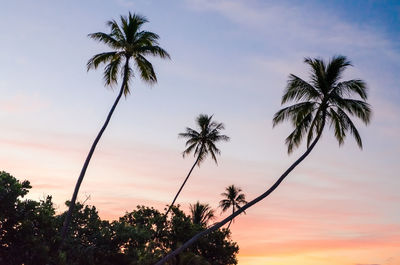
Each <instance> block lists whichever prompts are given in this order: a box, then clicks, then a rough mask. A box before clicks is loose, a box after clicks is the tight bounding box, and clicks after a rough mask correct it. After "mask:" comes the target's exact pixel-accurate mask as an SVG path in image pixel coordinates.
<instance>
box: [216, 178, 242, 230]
mask: <svg viewBox="0 0 400 265" xmlns="http://www.w3.org/2000/svg"><path fill="white" fill-rule="evenodd" d="M225 190H226V192H223V193H221V195H222V196H223V197H224V198H225V199H222V200H221V201H220V202H219V207H221V209H222V212H225V211H226V210H228V209H229V208H231V207H232V214H234V213H235V211H236V210H237V209H240V208H241V205H244V204H246V203H247V201H246V196H245V195H244V193H241V192H242V189H241V188H239V187H235V186H234V185H230V186H228V187H227V188H226V189H225ZM243 213H246V212H244V211H243ZM233 220H234V219H233V218H232V220H231V221H230V222H229V224H228V227H227V228H228V229H229V227H230V226H231V223H232V221H233Z"/></svg>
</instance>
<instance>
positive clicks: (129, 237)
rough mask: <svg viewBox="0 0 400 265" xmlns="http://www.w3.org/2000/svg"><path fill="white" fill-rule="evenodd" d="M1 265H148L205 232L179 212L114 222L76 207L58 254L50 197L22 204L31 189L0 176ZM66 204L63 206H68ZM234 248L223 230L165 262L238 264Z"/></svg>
mask: <svg viewBox="0 0 400 265" xmlns="http://www.w3.org/2000/svg"><path fill="white" fill-rule="evenodd" d="M0 184H1V186H0V207H1V211H0V242H1V244H0V264H8V265H21V264H25V265H36V264H40V265H42V264H61V265H66V264H68V265H92V264H93V265H94V264H96V265H112V264H121V265H139V264H140V265H151V264H154V263H155V262H157V260H159V259H160V258H161V257H162V256H164V255H165V254H166V253H167V252H169V251H170V250H171V249H173V248H176V247H177V246H179V245H181V244H182V242H185V241H186V240H187V239H189V238H190V237H192V236H193V235H195V234H196V233H197V232H199V231H201V230H203V229H204V227H203V226H202V225H199V224H196V223H193V222H192V217H191V216H189V215H186V214H185V213H184V212H183V211H181V210H180V209H179V208H178V207H173V208H172V211H171V214H170V216H168V218H165V216H164V215H163V214H161V213H160V212H159V211H158V210H156V209H154V208H150V207H145V206H137V208H136V210H134V211H132V212H129V213H128V212H127V213H126V214H125V215H124V216H122V217H120V218H119V220H117V221H112V222H109V221H106V220H101V218H100V217H99V215H98V211H97V209H96V207H94V206H88V205H83V204H81V203H77V204H76V207H75V208H74V211H73V214H72V222H71V228H70V229H69V232H68V233H69V234H68V237H67V239H66V241H65V242H64V244H63V247H62V249H61V250H58V248H57V244H58V243H59V242H60V237H59V229H60V228H61V225H62V222H63V219H64V218H65V215H66V212H64V213H62V214H60V215H57V214H56V213H55V208H54V205H53V203H52V201H51V197H50V196H48V197H46V199H44V200H41V201H39V202H36V201H33V200H26V199H25V200H24V199H23V197H24V196H25V195H26V194H27V193H28V191H29V189H30V188H31V186H30V184H29V181H23V182H20V181H18V180H17V179H15V178H14V177H12V176H11V175H10V174H8V173H6V172H0ZM68 204H69V202H67V205H68ZM237 252H238V246H237V244H236V243H235V242H233V241H232V240H231V239H230V232H229V230H227V229H222V230H217V231H215V232H214V233H212V234H210V235H209V237H208V238H204V239H203V240H201V241H199V242H198V243H197V244H196V245H194V246H193V247H192V248H191V249H189V250H188V251H186V252H184V253H182V254H181V255H179V256H178V257H176V258H175V259H173V260H171V261H170V263H169V264H170V265H188V264H193V265H196V264H198V265H203V264H204V265H208V264H213V265H214V264H215V265H227V264H237V260H236V254H237Z"/></svg>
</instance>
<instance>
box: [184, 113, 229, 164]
mask: <svg viewBox="0 0 400 265" xmlns="http://www.w3.org/2000/svg"><path fill="white" fill-rule="evenodd" d="M212 118H213V115H211V116H208V115H205V114H200V115H199V116H198V117H197V118H196V125H197V127H198V128H199V129H200V130H198V131H196V130H194V129H192V128H189V127H187V128H186V132H184V133H180V134H179V137H182V138H186V139H188V140H187V141H186V147H187V148H186V149H185V151H183V156H184V157H185V156H186V155H189V154H190V153H191V152H193V154H194V156H197V157H198V163H197V165H198V166H200V164H201V163H202V162H203V161H204V160H205V158H206V157H207V155H208V154H210V155H211V157H212V159H213V160H214V162H215V163H217V156H216V155H217V154H218V155H219V154H220V153H221V151H220V150H219V149H218V148H217V147H216V145H215V143H216V142H219V141H225V142H226V141H229V137H228V136H226V135H223V134H221V133H220V131H221V130H223V129H225V126H224V124H223V123H219V122H216V121H212Z"/></svg>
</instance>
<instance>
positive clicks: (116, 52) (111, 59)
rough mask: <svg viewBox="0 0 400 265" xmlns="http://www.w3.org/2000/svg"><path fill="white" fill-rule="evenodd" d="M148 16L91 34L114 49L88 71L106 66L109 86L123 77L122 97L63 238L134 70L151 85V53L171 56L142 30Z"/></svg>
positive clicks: (131, 18) (94, 61) (153, 79)
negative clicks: (148, 58)
mask: <svg viewBox="0 0 400 265" xmlns="http://www.w3.org/2000/svg"><path fill="white" fill-rule="evenodd" d="M146 22H148V21H147V19H146V18H145V17H143V16H141V15H137V14H131V13H129V15H128V16H127V17H126V16H121V17H120V22H119V24H118V23H117V22H116V21H115V20H111V21H108V22H107V26H109V28H110V33H109V34H107V33H103V32H97V33H92V34H89V37H90V38H92V39H94V40H96V41H99V42H101V43H104V44H106V45H107V46H108V47H109V48H110V49H111V51H108V52H104V53H99V54H96V55H94V56H93V57H92V58H91V59H90V60H89V61H88V63H87V69H88V71H89V70H91V69H97V68H98V67H99V66H100V65H103V64H104V65H105V67H104V82H105V85H106V86H111V87H112V86H113V85H115V84H117V81H118V76H119V75H120V76H121V88H120V90H119V93H118V96H117V98H116V100H115V102H114V104H113V105H112V107H111V110H110V111H109V113H108V115H107V118H106V121H105V122H104V124H103V127H102V128H101V130H100V131H99V133H98V134H97V137H96V138H95V140H94V142H93V144H92V147H91V148H90V151H89V153H88V155H87V157H86V160H85V163H84V165H83V167H82V170H81V173H80V175H79V178H78V181H77V183H76V185H75V190H74V193H73V195H72V199H71V202H70V204H69V210H68V213H67V216H66V218H65V220H64V224H63V228H62V233H61V234H62V239H64V238H65V236H66V233H67V229H68V225H69V223H70V221H71V214H72V210H73V208H74V206H75V202H76V198H77V196H78V192H79V188H80V185H81V183H82V180H83V178H84V176H85V172H86V169H87V167H88V165H89V162H90V159H91V157H92V155H93V152H94V150H95V148H96V145H97V143H98V142H99V140H100V138H101V136H102V134H103V132H104V130H105V129H106V127H107V125H108V123H109V121H110V119H111V116H112V114H113V112H114V110H115V108H116V106H117V104H118V102H119V100H120V99H121V97H122V95H123V94H124V95H125V97H126V96H127V95H128V94H129V93H130V81H131V80H132V79H133V77H134V69H135V70H136V71H137V73H138V75H139V76H140V78H141V79H142V80H143V81H144V82H145V83H149V84H154V83H156V82H157V76H156V73H155V72H154V69H153V65H152V64H151V63H150V62H149V61H148V60H147V59H146V57H147V56H155V57H160V58H170V57H169V54H168V53H167V52H166V51H165V50H164V49H162V48H161V47H160V46H158V39H159V36H158V35H157V34H155V33H153V32H149V31H145V30H142V29H141V28H142V26H143V24H144V23H146Z"/></svg>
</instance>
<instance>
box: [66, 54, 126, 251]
mask: <svg viewBox="0 0 400 265" xmlns="http://www.w3.org/2000/svg"><path fill="white" fill-rule="evenodd" d="M128 67H129V58H127V59H126V63H125V73H126V72H127V68H128ZM126 82H127V80H126V79H125V77H124V78H123V81H122V85H121V89H120V91H119V93H118V96H117V98H116V99H115V101H114V104H113V105H112V107H111V110H110V112H109V113H108V115H107V119H106V121H105V122H104V124H103V127H101V130H100V131H99V133H98V134H97V136H96V138H95V139H94V142H93V144H92V147H91V148H90V151H89V153H88V155H87V157H86V160H85V163H84V164H83V167H82V170H81V173H80V174H79V178H78V181H77V182H76V185H75V190H74V193H73V195H72V199H71V202H70V204H69V209H68V212H67V216H66V217H65V219H64V223H63V227H62V229H61V242H60V246H62V244H63V243H64V240H65V238H66V236H67V232H68V226H69V224H70V222H71V218H72V212H73V210H74V208H75V203H76V198H77V197H78V192H79V188H80V186H81V184H82V181H83V178H84V177H85V173H86V170H87V168H88V166H89V162H90V159H91V158H92V155H93V153H94V150H95V149H96V146H97V143H98V142H99V140H100V138H101V136H102V135H103V133H104V131H105V129H106V128H107V125H108V123H109V122H110V119H111V116H112V115H113V113H114V110H115V108H116V107H117V105H118V102H119V100H120V99H121V97H122V94H123V92H124V88H125V84H126Z"/></svg>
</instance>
